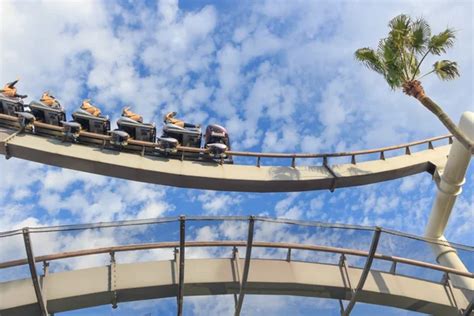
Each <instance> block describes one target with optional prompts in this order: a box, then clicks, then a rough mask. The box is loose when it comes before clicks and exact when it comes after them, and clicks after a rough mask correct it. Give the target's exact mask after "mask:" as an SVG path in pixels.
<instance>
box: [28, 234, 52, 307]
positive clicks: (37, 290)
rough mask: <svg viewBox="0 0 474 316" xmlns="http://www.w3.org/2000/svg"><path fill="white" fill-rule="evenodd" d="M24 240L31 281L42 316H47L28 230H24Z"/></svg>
mask: <svg viewBox="0 0 474 316" xmlns="http://www.w3.org/2000/svg"><path fill="white" fill-rule="evenodd" d="M23 240H24V242H25V250H26V256H27V259H28V266H29V268H30V274H31V281H32V282H33V287H34V289H35V295H36V300H37V301H38V306H39V309H40V313H41V315H42V316H47V315H48V309H47V307H46V301H45V299H44V296H43V292H42V289H41V285H40V282H39V277H38V272H37V271H36V266H35V256H34V255H33V246H32V244H31V237H30V232H29V231H28V228H23Z"/></svg>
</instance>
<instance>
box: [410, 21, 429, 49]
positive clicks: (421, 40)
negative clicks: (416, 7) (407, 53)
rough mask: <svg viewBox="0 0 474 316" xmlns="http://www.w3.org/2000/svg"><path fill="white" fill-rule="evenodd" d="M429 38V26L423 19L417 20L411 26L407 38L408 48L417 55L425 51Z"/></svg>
mask: <svg viewBox="0 0 474 316" xmlns="http://www.w3.org/2000/svg"><path fill="white" fill-rule="evenodd" d="M430 36H431V29H430V26H429V25H428V23H427V22H426V21H425V20H424V19H423V18H419V19H418V20H416V21H415V22H413V23H412V25H411V29H410V37H409V45H410V48H412V49H413V50H414V51H415V52H417V53H422V52H424V51H426V49H427V47H428V43H429V39H430Z"/></svg>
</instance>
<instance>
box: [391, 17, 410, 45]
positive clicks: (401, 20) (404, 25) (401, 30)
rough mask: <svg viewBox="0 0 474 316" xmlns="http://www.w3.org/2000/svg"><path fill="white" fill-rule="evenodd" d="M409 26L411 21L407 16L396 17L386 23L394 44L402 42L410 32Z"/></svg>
mask: <svg viewBox="0 0 474 316" xmlns="http://www.w3.org/2000/svg"><path fill="white" fill-rule="evenodd" d="M410 24H411V19H410V17H409V16H408V15H406V14H400V15H397V16H396V17H394V18H393V19H392V20H390V22H389V23H388V27H389V28H390V35H391V36H392V37H393V39H394V40H395V41H396V42H398V41H399V40H403V38H404V37H405V36H406V35H407V34H408V33H409V32H410Z"/></svg>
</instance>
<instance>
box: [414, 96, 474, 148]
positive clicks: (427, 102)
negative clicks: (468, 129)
mask: <svg viewBox="0 0 474 316" xmlns="http://www.w3.org/2000/svg"><path fill="white" fill-rule="evenodd" d="M418 101H420V103H421V104H423V106H424V107H425V108H427V109H428V110H430V111H431V113H433V114H434V115H436V117H437V118H438V119H439V120H440V121H441V123H443V125H444V126H445V127H446V128H447V129H448V131H449V132H450V133H451V134H453V136H454V137H456V139H457V140H458V141H459V142H460V143H461V144H462V145H463V146H464V147H465V148H466V149H467V150H468V151H469V152H470V153H471V154H474V142H473V141H471V140H470V139H469V138H468V137H467V136H466V135H465V134H464V133H463V132H462V131H461V130H460V129H459V127H458V126H457V125H456V124H454V123H453V121H451V119H450V118H449V116H448V115H447V114H446V113H444V111H443V109H441V107H439V106H438V105H437V104H436V103H435V102H434V101H433V100H431V99H430V98H429V97H427V96H426V95H423V96H421V97H419V98H418Z"/></svg>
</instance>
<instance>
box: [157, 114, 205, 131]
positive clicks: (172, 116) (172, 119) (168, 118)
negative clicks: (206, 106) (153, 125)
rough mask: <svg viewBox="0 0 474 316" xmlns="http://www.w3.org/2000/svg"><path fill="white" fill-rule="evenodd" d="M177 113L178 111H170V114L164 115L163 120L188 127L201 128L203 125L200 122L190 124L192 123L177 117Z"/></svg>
mask: <svg viewBox="0 0 474 316" xmlns="http://www.w3.org/2000/svg"><path fill="white" fill-rule="evenodd" d="M176 114H177V113H176V112H169V113H168V114H166V115H165V116H164V118H163V121H164V122H165V123H171V124H174V125H176V126H179V127H183V128H186V127H191V128H200V127H201V125H200V124H190V123H186V122H185V121H183V120H180V119H177V118H175V116H176Z"/></svg>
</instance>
